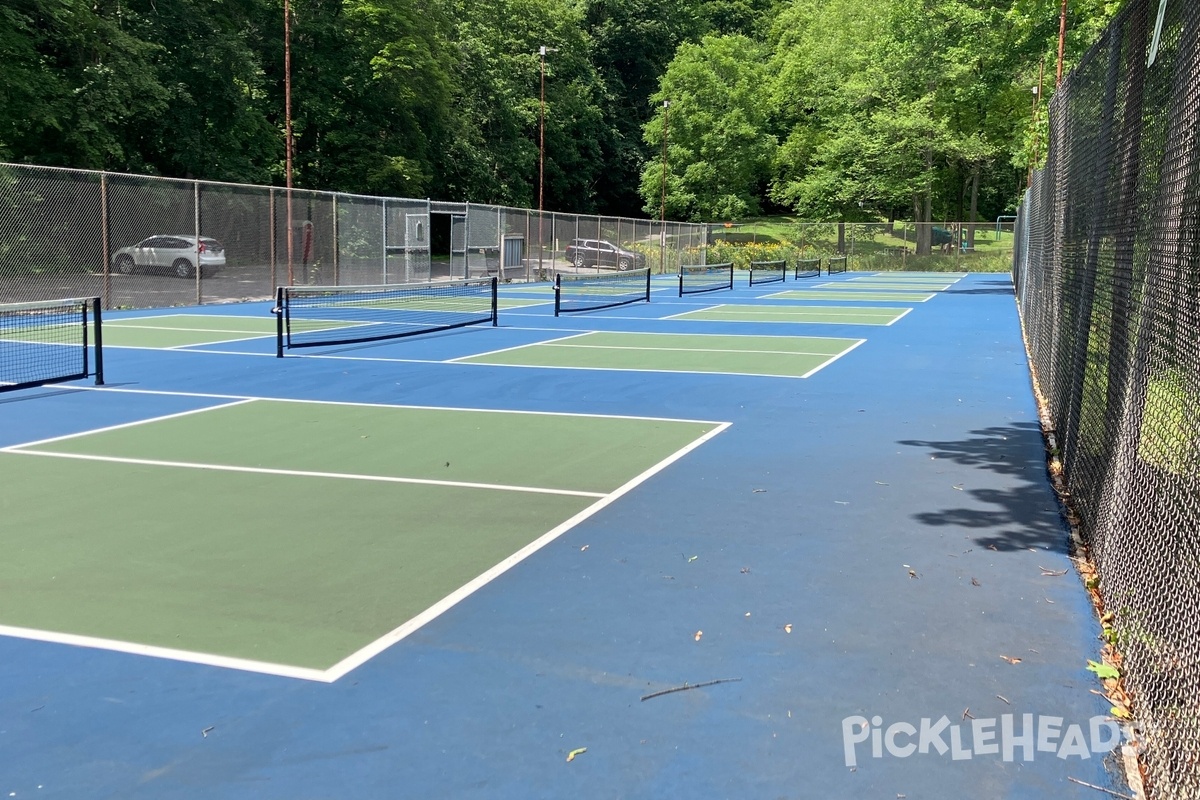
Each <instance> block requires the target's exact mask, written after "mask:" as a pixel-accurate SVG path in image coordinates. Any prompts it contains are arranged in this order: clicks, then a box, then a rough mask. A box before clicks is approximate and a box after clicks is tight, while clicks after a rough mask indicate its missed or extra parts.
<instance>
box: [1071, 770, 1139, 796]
mask: <svg viewBox="0 0 1200 800" xmlns="http://www.w3.org/2000/svg"><path fill="white" fill-rule="evenodd" d="M1067 780H1069V781H1071V782H1072V783H1078V784H1079V785H1080V786H1086V787H1087V788H1089V789H1095V790H1096V791H1097V792H1104V793H1105V794H1111V795H1112V796H1113V797H1119V798H1121V800H1137V798H1136V797H1133V796H1132V795H1128V794H1121V793H1120V792H1114V791H1113V790H1112V789H1105V788H1104V787H1103V786H1097V785H1096V784H1094V783H1087V782H1086V781H1081V780H1079V778H1072V777H1071V776H1070V775H1068V776H1067Z"/></svg>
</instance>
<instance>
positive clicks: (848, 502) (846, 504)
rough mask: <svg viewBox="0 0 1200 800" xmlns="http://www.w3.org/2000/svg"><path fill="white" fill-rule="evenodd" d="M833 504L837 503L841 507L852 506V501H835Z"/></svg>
mask: <svg viewBox="0 0 1200 800" xmlns="http://www.w3.org/2000/svg"><path fill="white" fill-rule="evenodd" d="M833 502H835V503H837V504H838V505H839V506H848V505H850V501H849V500H834V501H833Z"/></svg>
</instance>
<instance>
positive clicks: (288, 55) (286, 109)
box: [283, 0, 386, 286]
mask: <svg viewBox="0 0 1200 800" xmlns="http://www.w3.org/2000/svg"><path fill="white" fill-rule="evenodd" d="M283 127H284V134H283V137H284V140H285V142H284V148H285V149H286V150H287V164H286V166H285V167H284V170H285V172H286V173H287V174H286V176H285V180H286V181H287V282H288V286H293V285H295V281H294V279H293V276H292V7H291V3H290V2H289V0H283ZM384 258H386V256H384Z"/></svg>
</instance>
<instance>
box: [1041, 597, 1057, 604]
mask: <svg viewBox="0 0 1200 800" xmlns="http://www.w3.org/2000/svg"><path fill="white" fill-rule="evenodd" d="M1042 599H1043V600H1045V601H1046V602H1047V603H1049V604H1050V605H1054V601H1053V600H1051V599H1050V598H1049V597H1043V598H1042Z"/></svg>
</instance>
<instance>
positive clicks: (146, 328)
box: [103, 317, 275, 336]
mask: <svg viewBox="0 0 1200 800" xmlns="http://www.w3.org/2000/svg"><path fill="white" fill-rule="evenodd" d="M247 319H252V318H251V317H247ZM103 327H104V330H108V329H109V328H120V329H121V330H125V331H186V332H188V333H257V334H258V335H259V336H274V335H275V332H274V331H248V330H245V329H242V330H236V331H235V330H228V329H225V328H173V327H169V326H167V325H122V324H121V323H119V322H105V323H104V326H103Z"/></svg>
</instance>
